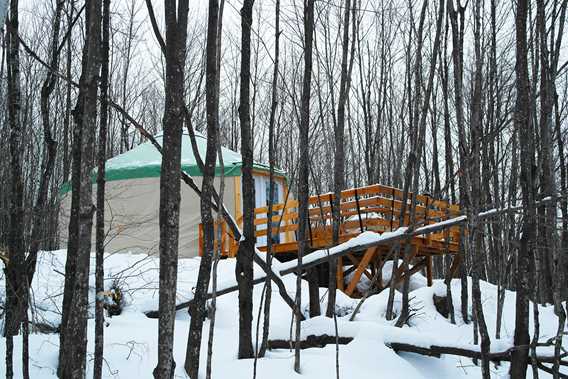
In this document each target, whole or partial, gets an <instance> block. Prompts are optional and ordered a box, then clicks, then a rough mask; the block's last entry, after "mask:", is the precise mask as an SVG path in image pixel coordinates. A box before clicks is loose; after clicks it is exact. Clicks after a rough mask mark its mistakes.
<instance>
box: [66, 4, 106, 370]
mask: <svg viewBox="0 0 568 379" xmlns="http://www.w3.org/2000/svg"><path fill="white" fill-rule="evenodd" d="M85 21H86V42H85V46H84V48H83V58H82V68H81V79H80V81H79V95H78V98H77V104H76V106H75V109H74V111H73V116H74V120H75V124H76V127H75V132H74V138H73V173H72V190H73V193H72V200H71V219H70V223H69V243H68V247H67V262H66V266H65V288H64V294H63V316H62V325H61V334H60V346H59V368H58V371H59V376H60V377H62V378H84V377H85V369H86V357H87V316H88V307H89V299H88V294H89V268H90V254H91V232H92V225H93V212H94V206H93V199H92V184H91V172H92V169H93V162H94V150H95V149H94V146H95V131H96V127H97V94H98V83H97V80H98V76H99V70H100V44H101V1H100V0H92V1H90V2H89V3H88V4H87V5H86V19H85Z"/></svg>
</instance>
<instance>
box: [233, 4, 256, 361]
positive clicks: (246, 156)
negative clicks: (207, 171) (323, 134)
mask: <svg viewBox="0 0 568 379" xmlns="http://www.w3.org/2000/svg"><path fill="white" fill-rule="evenodd" d="M253 5H254V0H245V1H244V2H243V7H242V9H241V80H240V104H239V117H240V122H241V155H242V157H243V165H242V194H243V235H244V241H241V243H240V244H239V251H238V253H237V265H236V267H235V276H236V279H237V283H238V285H239V353H238V354H239V358H240V359H242V358H252V357H253V356H254V351H253V348H252V330H251V328H252V289H253V285H252V280H253V260H252V257H253V254H254V249H255V244H256V235H255V227H254V218H255V217H254V206H255V195H254V178H253V175H252V166H253V141H252V138H253V136H252V130H251V120H250V51H251V41H250V40H251V38H250V36H251V28H252V25H251V24H252V8H253Z"/></svg>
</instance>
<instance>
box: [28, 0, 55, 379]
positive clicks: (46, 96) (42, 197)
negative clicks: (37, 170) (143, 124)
mask: <svg viewBox="0 0 568 379" xmlns="http://www.w3.org/2000/svg"><path fill="white" fill-rule="evenodd" d="M64 5H65V2H64V1H62V0H59V1H58V2H57V4H56V7H55V14H54V17H53V24H52V25H53V26H52V33H51V42H50V56H49V64H50V67H53V68H54V69H57V67H58V66H59V49H58V45H59V30H60V26H61V15H62V13H63V7H64ZM56 79H57V77H56V76H55V75H54V73H53V70H47V73H46V77H45V80H44V82H43V85H42V87H41V99H40V104H41V119H42V125H43V140H44V149H45V153H44V156H43V158H42V164H41V172H42V176H41V179H40V183H39V186H38V193H37V198H36V203H35V205H34V211H33V218H32V231H31V238H30V247H29V253H28V256H27V258H26V268H25V275H26V277H25V280H21V281H20V285H24V286H25V288H24V291H23V293H24V294H25V298H24V303H25V304H24V308H25V309H24V311H23V312H24V316H25V315H26V314H27V312H28V308H29V300H30V294H29V287H30V286H31V283H32V280H33V276H34V274H35V270H36V262H37V253H38V251H39V249H40V244H41V241H42V236H43V235H45V231H46V229H47V228H46V223H47V221H46V220H47V218H46V215H47V213H48V209H49V208H48V206H49V204H48V191H49V185H50V182H51V178H52V176H53V170H54V167H55V158H56V154H57V142H56V141H55V140H54V139H53V137H52V133H51V130H52V127H51V121H50V117H51V115H50V101H51V99H50V98H51V94H52V93H53V90H54V89H55V84H56ZM24 321H25V322H27V318H26V320H24ZM27 331H28V328H27V327H26V328H24V334H23V340H24V342H23V345H24V349H23V357H22V358H23V372H24V377H25V378H28V377H29V356H28V353H29V351H28V333H27Z"/></svg>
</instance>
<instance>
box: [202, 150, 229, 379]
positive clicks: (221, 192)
mask: <svg viewBox="0 0 568 379" xmlns="http://www.w3.org/2000/svg"><path fill="white" fill-rule="evenodd" d="M217 155H218V157H219V167H220V168H221V173H220V183H219V203H220V204H223V195H224V193H225V164H224V163H223V153H222V151H221V144H217ZM222 222H223V215H222V213H221V212H217V236H216V239H217V241H218V242H217V248H216V249H215V251H214V253H213V269H212V271H213V273H212V274H213V275H212V278H211V280H212V283H211V311H210V318H211V322H210V323H209V338H208V341H207V367H206V370H205V378H206V379H211V371H212V363H213V362H212V361H213V337H214V334H215V316H216V312H217V266H218V264H219V258H220V257H221V253H222V251H223V245H222V244H221V241H222V240H223V236H222V233H223V229H222V228H221V225H222Z"/></svg>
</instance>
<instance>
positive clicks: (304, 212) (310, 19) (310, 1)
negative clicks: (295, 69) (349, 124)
mask: <svg viewBox="0 0 568 379" xmlns="http://www.w3.org/2000/svg"><path fill="white" fill-rule="evenodd" d="M313 36H314V0H304V77H303V83H302V99H301V104H300V106H301V109H300V127H299V129H300V132H299V144H300V156H299V160H300V163H299V166H300V167H299V173H298V201H299V207H298V220H299V225H298V237H297V238H298V267H299V266H301V264H302V258H303V256H304V254H305V253H306V251H307V250H308V247H309V246H308V233H307V232H308V224H309V215H308V197H309V187H308V179H309V175H310V158H309V132H310V98H311V84H312V52H313ZM295 302H296V309H295V318H296V329H295V342H296V343H295V347H294V349H295V353H294V371H296V372H297V373H300V331H301V325H300V320H301V312H302V309H301V307H302V271H301V269H298V271H297V272H296V299H295Z"/></svg>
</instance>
